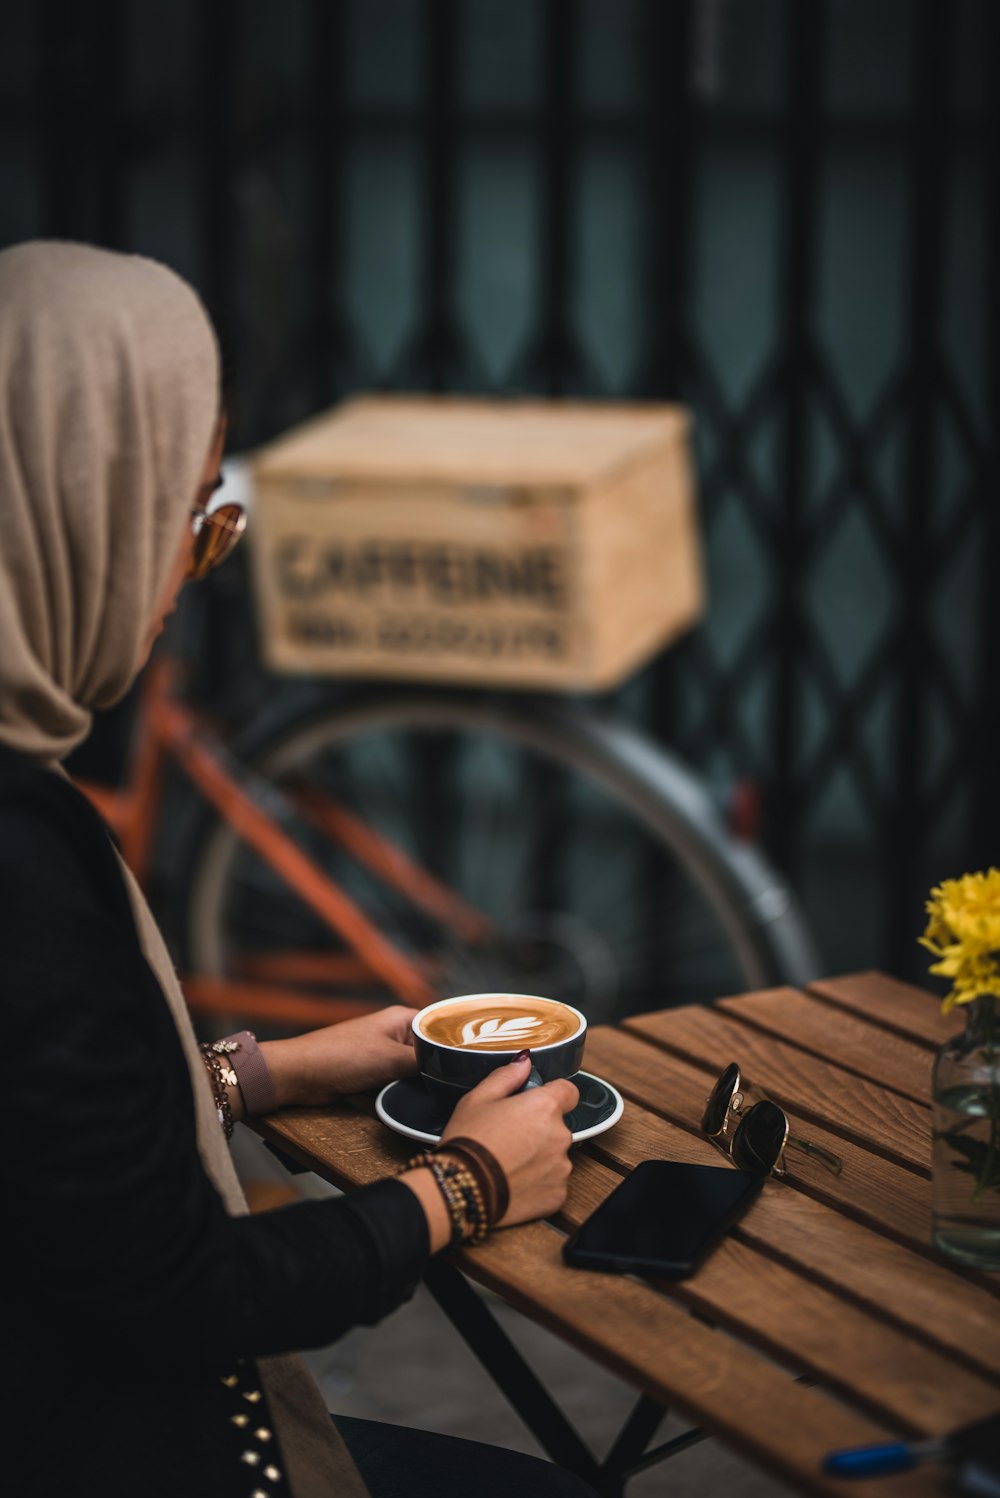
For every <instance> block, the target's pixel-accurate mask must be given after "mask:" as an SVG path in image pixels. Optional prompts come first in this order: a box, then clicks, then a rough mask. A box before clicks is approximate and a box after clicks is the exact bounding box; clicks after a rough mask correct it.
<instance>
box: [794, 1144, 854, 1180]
mask: <svg viewBox="0 0 1000 1498" xmlns="http://www.w3.org/2000/svg"><path fill="white" fill-rule="evenodd" d="M785 1145H786V1148H791V1149H796V1150H801V1151H802V1153H803V1154H804V1155H814V1156H815V1158H816V1159H817V1160H818V1161H819V1162H820V1164H821V1165H825V1166H826V1168H827V1170H829V1171H832V1172H833V1174H834V1175H835V1176H839V1175H840V1172H841V1171H842V1170H843V1168H844V1162H843V1160H842V1159H841V1158H840V1156H839V1155H835V1154H833V1152H832V1151H831V1150H828V1149H824V1148H823V1146H822V1145H821V1144H813V1143H812V1141H811V1140H810V1139H800V1138H799V1137H798V1135H796V1134H789V1135H788V1137H787V1139H786V1140H785Z"/></svg>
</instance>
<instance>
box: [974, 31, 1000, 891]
mask: <svg viewBox="0 0 1000 1498" xmlns="http://www.w3.org/2000/svg"><path fill="white" fill-rule="evenodd" d="M985 24H986V45H985V46H984V48H983V55H982V57H981V59H980V65H981V66H982V68H983V70H984V73H985V77H986V87H985V92H986V97H987V100H988V104H987V109H988V116H987V126H986V143H987V151H986V155H985V158H984V161H985V170H984V177H985V181H984V189H985V191H984V199H985V204H986V255H985V261H984V263H985V265H986V266H987V273H986V309H985V312H986V326H987V328H988V329H989V334H988V337H989V344H988V348H987V355H986V358H987V367H986V382H987V384H986V388H987V402H988V404H987V410H988V411H989V412H990V413H991V415H992V420H991V421H990V423H989V452H988V455H987V460H986V464H985V466H984V469H983V471H982V477H981V478H980V479H978V480H977V483H978V485H979V486H980V487H979V505H980V508H981V513H982V514H983V516H984V527H983V529H984V535H983V548H982V567H981V571H980V581H979V600H978V604H979V620H978V625H979V627H978V636H979V638H978V646H977V648H978V663H977V664H978V669H977V672H976V680H977V682H978V683H980V684H981V686H982V688H983V690H981V691H980V692H979V693H978V694H977V696H978V701H977V707H978V712H977V722H976V725H975V729H974V733H973V773H974V775H975V794H974V795H973V796H972V797H971V801H970V808H969V810H970V822H971V825H970V829H969V864H970V867H972V868H981V869H984V868H988V867H989V866H990V865H991V864H995V863H997V861H998V857H997V849H998V848H1000V776H998V775H997V746H998V745H1000V607H998V605H997V600H996V596H995V595H996V586H997V577H996V572H997V558H998V557H1000V503H998V502H997V481H998V476H1000V283H998V279H997V275H996V269H995V268H996V266H997V264H998V263H1000V262H998V260H997V256H998V255H1000V91H998V90H997V88H996V86H995V82H994V79H993V76H992V70H993V66H994V59H995V58H997V57H998V56H1000V6H997V5H987V6H986V22H985Z"/></svg>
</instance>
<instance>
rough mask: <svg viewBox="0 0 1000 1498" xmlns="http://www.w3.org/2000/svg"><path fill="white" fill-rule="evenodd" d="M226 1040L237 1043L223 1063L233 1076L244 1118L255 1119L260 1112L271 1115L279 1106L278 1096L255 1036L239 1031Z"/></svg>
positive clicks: (247, 1031) (250, 1032)
mask: <svg viewBox="0 0 1000 1498" xmlns="http://www.w3.org/2000/svg"><path fill="white" fill-rule="evenodd" d="M226 1038H227V1040H236V1041H239V1047H240V1048H239V1050H238V1051H230V1052H229V1054H228V1056H227V1057H226V1060H227V1061H228V1063H229V1065H230V1066H231V1067H232V1069H233V1071H234V1072H235V1073H236V1080H237V1082H238V1083H239V1088H240V1092H241V1093H242V1095H243V1106H244V1108H245V1109H246V1115H247V1117H248V1118H257V1117H259V1116H260V1114H262V1113H273V1112H274V1110H275V1108H277V1106H278V1097H277V1093H276V1092H275V1090H274V1083H273V1081H272V1080H271V1073H270V1072H269V1071H268V1069H267V1062H266V1061H265V1060H264V1052H263V1051H262V1050H261V1048H260V1046H259V1045H258V1044H257V1037H256V1035H254V1034H253V1032H252V1031H250V1030H240V1031H239V1033H238V1034H236V1035H229V1036H227V1037H226Z"/></svg>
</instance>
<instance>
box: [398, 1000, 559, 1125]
mask: <svg viewBox="0 0 1000 1498" xmlns="http://www.w3.org/2000/svg"><path fill="white" fill-rule="evenodd" d="M519 1000H520V1001H523V1003H524V1006H525V1015H524V1016H522V1021H523V1022H522V1023H520V1024H519V1023H517V1022H516V1021H517V1020H518V1015H517V1012H516V1011H517V1008H518V1001H519ZM532 1006H541V1007H540V1008H539V1010H538V1011H537V1012H539V1013H542V1014H543V1016H544V1014H545V1012H546V1011H547V1010H548V1009H549V1008H550V1007H555V1008H556V1009H559V1010H565V1011H566V1012H567V1015H568V1016H571V1017H572V1018H573V1020H575V1022H576V1023H575V1025H574V1027H573V1031H572V1033H571V1034H569V1035H566V1036H564V1037H562V1038H561V1039H558V1040H554V1041H551V1042H549V1043H547V1044H542V1045H532V1043H531V1037H532V1030H533V1027H532V1025H531V1024H530V1023H528V1021H529V1020H530V1017H531V1011H532ZM447 1009H460V1010H468V1011H469V1015H468V1019H467V1022H466V1023H467V1026H468V1028H469V1033H470V1040H471V1043H470V1041H466V1040H462V1039H457V1038H456V1039H454V1040H442V1039H440V1038H438V1039H435V1038H433V1037H432V1036H430V1035H428V1034H426V1033H425V1030H424V1028H423V1023H424V1022H425V1021H426V1020H428V1019H430V1018H431V1016H433V1015H435V1014H437V1013H440V1012H441V1011H445V1010H447ZM494 1021H495V1022H496V1024H495V1027H493V1028H490V1027H491V1026H493V1022H494ZM541 1023H544V1020H543V1021H542V1022H541ZM412 1029H413V1046H414V1050H415V1051H416V1056H417V1066H418V1068H419V1070H420V1075H421V1077H422V1078H423V1082H424V1086H425V1087H426V1088H427V1090H428V1092H429V1093H430V1095H431V1097H432V1098H433V1099H434V1101H435V1102H436V1103H438V1104H439V1105H440V1106H441V1107H442V1108H447V1109H449V1110H450V1109H451V1108H453V1107H454V1105H455V1104H456V1103H457V1102H458V1100H459V1098H460V1097H461V1096H462V1095H463V1094H464V1093H466V1092H468V1091H469V1090H470V1088H472V1087H475V1086H476V1084H477V1083H478V1082H481V1081H482V1080H483V1078H484V1077H488V1076H489V1074H490V1072H492V1071H496V1069H497V1067H500V1066H507V1065H508V1064H509V1063H510V1062H511V1061H513V1059H514V1057H515V1056H517V1055H518V1054H519V1053H520V1052H521V1051H524V1050H529V1051H530V1052H531V1072H530V1074H529V1076H528V1080H527V1082H525V1084H524V1087H523V1088H522V1089H521V1091H524V1090H525V1089H526V1088H528V1087H541V1086H542V1085H543V1083H545V1082H555V1081H557V1080H558V1079H559V1078H560V1077H571V1076H573V1074H574V1073H575V1072H578V1071H579V1070H580V1067H581V1065H582V1063H583V1050H584V1046H585V1044H586V1041H587V1018H586V1015H584V1014H581V1013H580V1011H579V1009H574V1008H573V1006H572V1004H563V1003H562V1002H561V1001H560V1000H558V999H547V998H543V997H542V996H541V995H540V994H516V993H515V994H511V993H494V994H489V993H485V994H484V993H479V994H461V995H460V996H458V997H457V998H453V999H439V1000H438V1001H437V1003H435V1004H428V1005H427V1007H426V1008H425V1009H421V1010H420V1012H419V1013H418V1014H415V1015H414V1016H413V1024H412ZM484 1032H485V1033H486V1034H488V1035H489V1036H490V1038H491V1040H492V1042H493V1044H494V1045H495V1043H496V1040H497V1039H502V1040H504V1041H505V1042H506V1040H508V1039H509V1042H510V1044H509V1048H508V1046H507V1045H506V1044H504V1045H503V1047H502V1048H500V1049H486V1048H483V1047H482V1046H481V1045H480V1046H477V1044H476V1043H475V1040H476V1038H480V1040H481V1038H482V1036H483V1034H484Z"/></svg>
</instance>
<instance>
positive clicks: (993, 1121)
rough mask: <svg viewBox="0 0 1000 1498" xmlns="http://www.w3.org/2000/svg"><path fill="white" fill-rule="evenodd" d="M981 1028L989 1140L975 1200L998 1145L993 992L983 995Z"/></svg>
mask: <svg viewBox="0 0 1000 1498" xmlns="http://www.w3.org/2000/svg"><path fill="white" fill-rule="evenodd" d="M981 1002H982V1006H983V1028H984V1032H985V1034H984V1040H985V1045H984V1047H983V1050H984V1053H985V1055H986V1056H987V1058H988V1060H989V1064H990V1092H989V1098H990V1142H989V1147H988V1148H987V1151H986V1159H985V1160H984V1162H983V1168H982V1170H981V1171H980V1173H979V1180H978V1181H977V1183H976V1189H975V1191H973V1193H972V1200H973V1201H974V1202H977V1201H978V1200H979V1198H980V1197H981V1196H982V1194H983V1192H984V1191H985V1190H986V1186H987V1183H988V1182H989V1181H991V1180H992V1179H993V1170H994V1167H995V1165H996V1159H997V1151H998V1147H1000V1085H998V1079H997V1048H996V1046H995V1045H994V1044H993V1022H994V1019H995V1017H996V999H995V997H994V996H993V994H989V995H988V996H987V995H985V994H984V995H983V998H982V1001H981Z"/></svg>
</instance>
